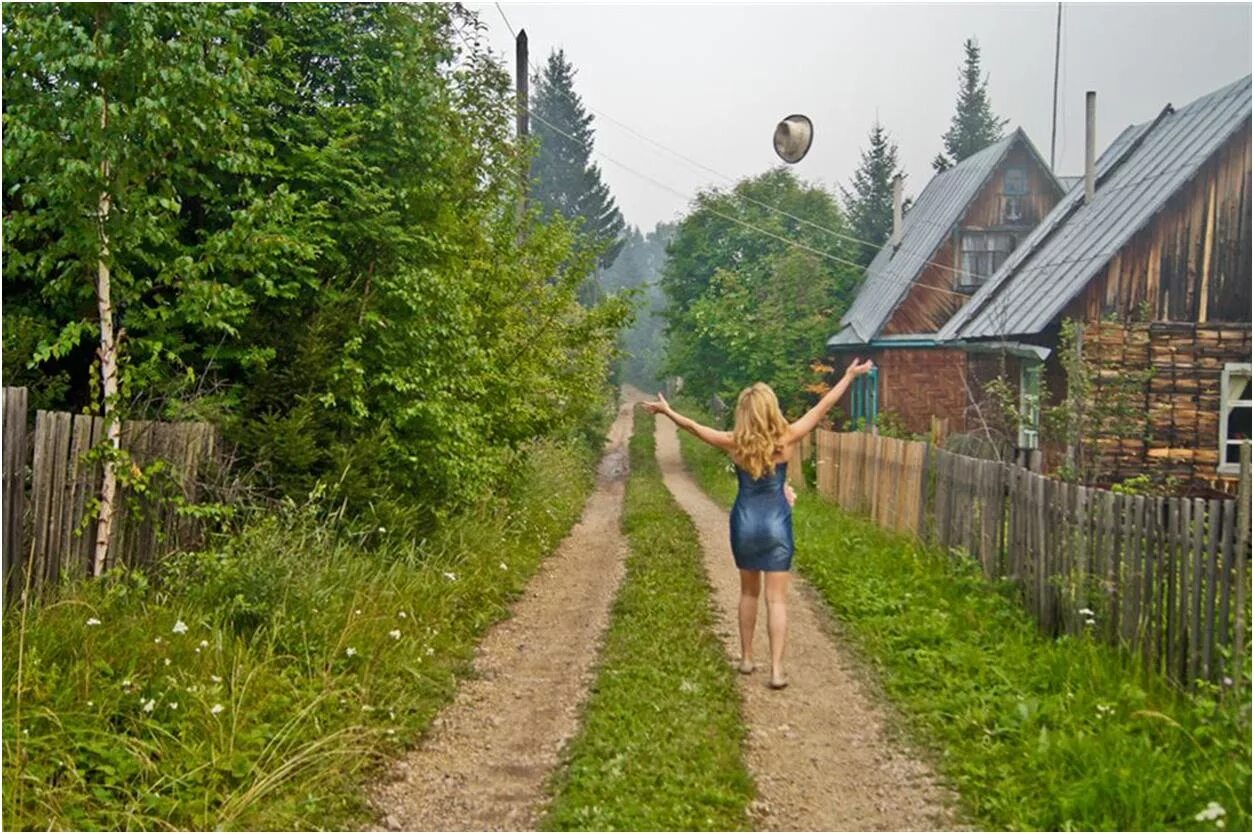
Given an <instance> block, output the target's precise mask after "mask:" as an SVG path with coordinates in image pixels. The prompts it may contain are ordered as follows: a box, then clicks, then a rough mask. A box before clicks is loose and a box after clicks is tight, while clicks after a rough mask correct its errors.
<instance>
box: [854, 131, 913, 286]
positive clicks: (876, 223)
mask: <svg viewBox="0 0 1254 834" xmlns="http://www.w3.org/2000/svg"><path fill="white" fill-rule="evenodd" d="M869 138H870V141H871V145H870V147H869V148H867V149H866V150H864V151H863V152H862V162H861V164H859V165H858V170H857V171H855V172H854V174H853V183H852V186H853V187H852V189H846V188H845V187H844V186H841V188H840V192H841V197H842V199H843V201H844V203H845V212H846V213H847V214H848V216H849V226H850V228H851V230H852V233H853V236H854V237H856V238H857V239H858V240H859V241H862V242H861V243H860V244H858V252H857V256H856V259H857V261H858V263H859V264H861V265H862V266H864V267H865V266H867V265H868V264H870V263H871V260H872V259H873V258H874V257H875V253H876V252H878V251H879V249H880V247H881V246H883V245H884V243H885V242H886V241H887V240H888V237H889V235H890V234H892V231H893V178H894V177H897V176H898V175H901V174H902V172H901V168H900V167H899V166H898V164H897V144H896V143H895V142H893V141H892V140H891V139H890V138H889V136H888V131H887V130H885V129H884V126H883V125H881V124H880V123H879V121H878V120H876V122H875V124H874V125H872V126H871V132H870V134H869Z"/></svg>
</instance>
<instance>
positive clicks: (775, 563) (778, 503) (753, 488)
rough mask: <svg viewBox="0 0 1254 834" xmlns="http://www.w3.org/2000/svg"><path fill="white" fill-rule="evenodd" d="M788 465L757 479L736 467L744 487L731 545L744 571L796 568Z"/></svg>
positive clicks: (735, 508) (739, 495)
mask: <svg viewBox="0 0 1254 834" xmlns="http://www.w3.org/2000/svg"><path fill="white" fill-rule="evenodd" d="M787 474H788V464H786V463H777V464H775V471H774V472H771V473H768V474H767V475H764V476H762V477H761V478H758V479H757V480H754V479H753V478H752V477H751V476H750V475H749V473H748V472H746V471H745V470H743V469H741V468H740V467H739V466H737V467H736V479H737V480H738V481H739V482H740V489H739V491H738V492H737V493H736V503H735V504H733V505H732V510H731V546H732V555H733V556H735V557H736V567H738V568H740V569H741V570H771V571H781V570H789V569H790V568H791V567H792V554H793V541H792V507H790V506H788V499H787V498H785V497H784V483H785V481H786V479H787Z"/></svg>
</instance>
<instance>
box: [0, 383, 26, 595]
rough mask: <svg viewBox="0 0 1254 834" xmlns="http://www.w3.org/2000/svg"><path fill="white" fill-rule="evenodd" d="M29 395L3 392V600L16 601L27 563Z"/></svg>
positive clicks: (20, 391) (9, 389)
mask: <svg viewBox="0 0 1254 834" xmlns="http://www.w3.org/2000/svg"><path fill="white" fill-rule="evenodd" d="M27 407H28V393H27V390H26V389H25V388H13V387H6V388H5V389H4V438H3V444H4V451H3V466H4V473H3V475H4V477H3V483H4V514H3V517H2V519H0V524H3V525H4V534H3V535H4V542H3V560H4V567H3V575H4V583H5V589H6V597H5V598H6V599H14V598H16V597H17V596H18V595H19V593H20V591H19V589H20V588H21V587H22V585H23V582H22V568H23V566H24V565H25V564H26V562H27V557H28V552H27V547H26V543H27V541H28V538H27V535H26V524H25V514H26V483H27V478H26V466H27V461H28V460H29V451H30V437H29V435H28V432H27V425H26V418H27Z"/></svg>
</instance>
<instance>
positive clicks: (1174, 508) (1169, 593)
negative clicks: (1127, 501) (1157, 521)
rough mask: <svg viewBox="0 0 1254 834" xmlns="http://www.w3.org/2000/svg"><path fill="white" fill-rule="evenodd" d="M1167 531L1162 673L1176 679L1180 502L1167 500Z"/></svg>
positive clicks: (1174, 499) (1164, 551)
mask: <svg viewBox="0 0 1254 834" xmlns="http://www.w3.org/2000/svg"><path fill="white" fill-rule="evenodd" d="M1166 503H1167V530H1166V535H1165V537H1164V539H1165V544H1166V546H1165V547H1164V548H1163V555H1164V557H1165V559H1166V565H1165V567H1166V574H1165V579H1166V594H1165V595H1164V599H1163V603H1164V606H1165V607H1164V609H1163V634H1164V640H1163V644H1164V645H1163V662H1164V666H1163V671H1164V673H1165V674H1167V675H1171V676H1172V677H1173V678H1175V677H1178V676H1176V675H1174V674H1173V672H1174V670H1175V668H1176V658H1177V650H1176V643H1177V634H1178V632H1179V626H1178V625H1177V624H1176V612H1177V611H1178V610H1179V607H1180V600H1179V596H1180V593H1179V590H1178V588H1179V584H1180V565H1179V559H1178V555H1179V534H1180V502H1179V499H1176V498H1169V499H1167V502H1166Z"/></svg>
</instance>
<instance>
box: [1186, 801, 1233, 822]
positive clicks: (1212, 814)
mask: <svg viewBox="0 0 1254 834" xmlns="http://www.w3.org/2000/svg"><path fill="white" fill-rule="evenodd" d="M1226 813H1228V812H1227V811H1225V810H1224V806H1222V805H1220V804H1219V803H1218V802H1214V801H1211V802H1207V803H1206V807H1205V808H1203V809H1202V810H1201V811H1198V813H1197V816H1195V817H1194V818H1193V819H1195V820H1197V821H1198V822H1207V821H1213V820H1217V819H1219V818H1220V817H1222V816H1223V815H1224V814H1226Z"/></svg>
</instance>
